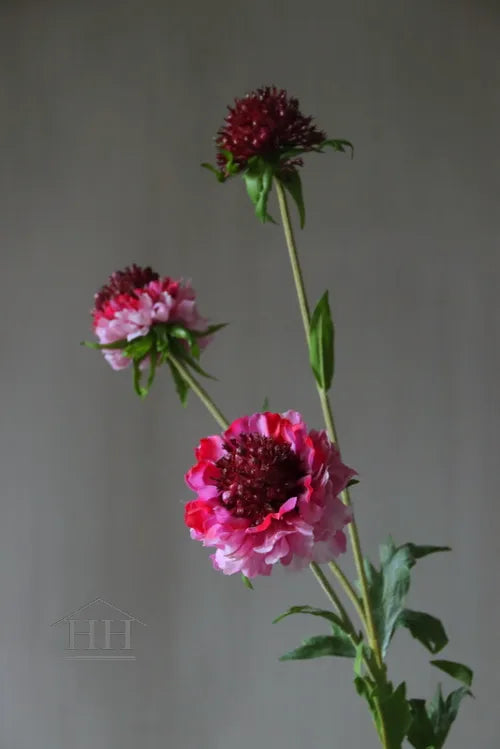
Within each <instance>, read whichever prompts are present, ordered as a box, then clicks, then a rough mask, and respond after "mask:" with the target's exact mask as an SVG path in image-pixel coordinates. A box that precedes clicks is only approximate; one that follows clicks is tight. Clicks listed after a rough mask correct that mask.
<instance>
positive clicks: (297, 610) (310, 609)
mask: <svg viewBox="0 0 500 749" xmlns="http://www.w3.org/2000/svg"><path fill="white" fill-rule="evenodd" d="M294 614H310V615H311V616H319V617H321V618H323V619H326V620H327V621H329V622H330V624H331V625H334V626H335V627H336V628H338V629H339V630H340V633H344V634H348V633H347V631H346V629H345V627H344V625H343V623H342V620H341V619H340V617H338V616H337V614H335V613H334V612H333V611H327V610H326V609H318V608H315V607H314V606H291V607H290V608H289V609H288V611H285V612H284V613H283V614H280V615H279V616H278V617H277V618H276V619H274V621H273V624H277V623H278V622H281V621H282V620H283V619H286V618H287V617H288V616H292V615H294ZM334 634H339V632H338V631H337V629H334Z"/></svg>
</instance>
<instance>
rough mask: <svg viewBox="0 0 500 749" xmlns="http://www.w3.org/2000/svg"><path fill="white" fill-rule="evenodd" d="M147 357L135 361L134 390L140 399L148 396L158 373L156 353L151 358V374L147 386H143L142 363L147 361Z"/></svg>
mask: <svg viewBox="0 0 500 749" xmlns="http://www.w3.org/2000/svg"><path fill="white" fill-rule="evenodd" d="M146 356H147V354H146V355H145V356H143V357H142V359H133V361H132V366H133V371H134V390H135V392H136V393H137V395H138V396H139V397H140V398H145V397H146V395H147V394H148V393H149V391H150V389H151V385H152V384H153V380H154V377H155V371H156V352H154V351H153V352H151V356H150V357H149V374H148V379H147V382H146V385H145V386H143V385H141V379H142V370H141V363H142V362H143V361H144V360H145V359H146Z"/></svg>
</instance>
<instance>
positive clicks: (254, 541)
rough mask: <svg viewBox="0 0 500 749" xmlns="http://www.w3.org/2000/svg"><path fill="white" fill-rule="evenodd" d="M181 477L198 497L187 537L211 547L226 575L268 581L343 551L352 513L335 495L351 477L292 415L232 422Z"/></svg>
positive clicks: (191, 506) (318, 435)
mask: <svg viewBox="0 0 500 749" xmlns="http://www.w3.org/2000/svg"><path fill="white" fill-rule="evenodd" d="M196 459H197V463H196V465H194V466H193V467H192V468H191V469H190V470H189V471H188V473H187V474H186V481H187V484H188V485H189V486H190V487H191V489H193V490H194V491H195V492H196V493H197V495H198V496H197V498H196V499H195V500H193V501H191V502H188V504H187V505H186V508H185V523H186V525H187V526H188V528H190V532H191V537H192V538H194V539H196V540H198V541H201V542H202V543H203V545H204V546H209V547H215V549H216V551H215V554H213V555H212V557H211V558H212V562H213V565H214V567H215V569H216V570H220V571H222V572H223V573H224V574H226V575H232V574H234V573H236V572H241V573H242V574H244V575H245V576H247V577H249V578H250V577H255V576H256V575H270V574H271V570H272V567H273V565H274V564H276V562H281V564H283V565H290V564H292V566H293V567H295V568H300V567H303V566H305V565H307V564H308V563H309V562H313V561H314V562H326V561H329V560H331V559H333V558H334V557H336V556H337V555H339V554H341V553H342V552H344V551H345V549H346V537H345V535H344V531H343V529H344V527H345V526H346V524H347V523H349V522H350V521H351V513H350V511H349V509H348V508H347V507H345V505H344V504H343V503H342V501H341V500H340V499H339V497H338V495H339V493H340V492H341V491H342V490H343V489H344V488H345V487H346V486H347V484H348V483H349V480H350V479H351V478H352V477H353V476H354V475H355V474H356V472H355V471H353V470H352V469H351V468H348V466H346V465H344V463H342V460H341V458H340V454H339V451H338V449H337V448H336V446H335V445H334V444H332V443H331V442H330V441H329V439H328V436H327V434H326V432H324V431H321V432H319V431H315V430H311V431H308V429H307V426H306V424H305V423H304V421H303V420H302V416H301V415H300V414H299V413H297V412H296V411H287V412H286V413H284V414H276V413H269V412H266V413H257V414H253V416H243V417H242V418H240V419H236V421H234V422H233V423H232V424H231V425H230V426H229V428H228V429H226V431H225V432H224V433H223V434H222V435H220V436H219V435H215V436H212V437H206V438H204V439H202V440H201V442H200V444H199V446H198V448H197V450H196Z"/></svg>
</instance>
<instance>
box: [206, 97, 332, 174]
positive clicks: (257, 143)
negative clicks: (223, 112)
mask: <svg viewBox="0 0 500 749" xmlns="http://www.w3.org/2000/svg"><path fill="white" fill-rule="evenodd" d="M325 139H326V134H325V133H324V132H323V131H321V130H318V128H317V127H316V125H315V124H314V123H313V121H312V117H305V116H304V115H303V114H302V113H301V111H300V110H299V102H298V100H297V99H296V98H294V97H289V96H288V94H287V92H286V91H284V90H278V89H277V88H276V87H275V86H266V87H265V88H259V89H257V90H256V91H252V92H251V93H250V94H247V95H246V96H245V97H244V98H243V99H236V100H235V103H234V106H233V107H230V108H229V114H228V115H227V116H226V118H225V122H224V125H223V126H222V127H221V128H220V130H219V132H218V133H217V138H216V143H217V146H218V148H219V149H222V150H223V151H230V152H231V154H232V156H233V159H234V161H235V162H236V163H237V164H239V165H240V166H241V167H244V166H245V164H246V162H247V161H248V159H250V158H251V157H252V156H262V157H264V158H273V157H279V156H280V155H281V152H282V151H284V150H287V149H288V148H290V147H291V148H301V149H305V150H311V149H313V148H314V147H316V146H319V145H320V144H321V143H322V142H323V141H324V140H325ZM217 162H218V164H219V165H220V166H221V167H222V168H224V167H225V164H226V155H225V154H224V153H223V152H222V151H219V153H218V155H217ZM287 164H288V165H290V166H291V165H296V166H300V164H301V162H300V160H293V159H292V160H288V161H286V162H285V164H282V166H286V165H287Z"/></svg>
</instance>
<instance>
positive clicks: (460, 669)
mask: <svg viewBox="0 0 500 749" xmlns="http://www.w3.org/2000/svg"><path fill="white" fill-rule="evenodd" d="M431 664H432V665H433V666H435V667H436V668H439V669H440V670H441V671H444V672H445V674H448V675H449V676H452V677H453V678H454V679H457V681H461V682H462V683H463V684H465V685H466V686H468V687H470V686H472V679H473V676H474V672H473V671H472V669H470V668H469V667H468V666H465V665H464V664H463V663H456V662H455V661H443V660H437V661H431Z"/></svg>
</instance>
